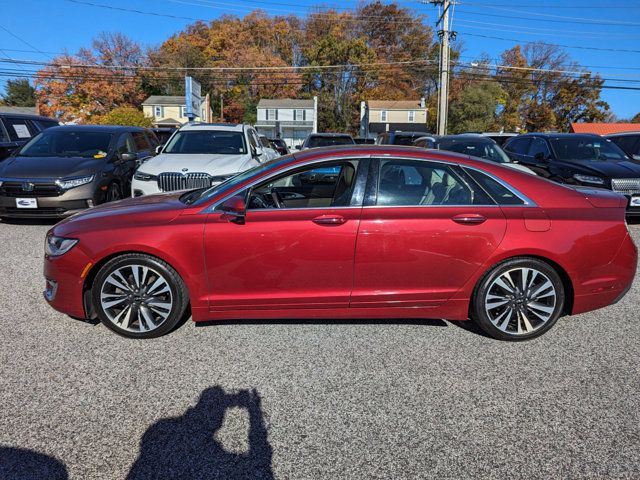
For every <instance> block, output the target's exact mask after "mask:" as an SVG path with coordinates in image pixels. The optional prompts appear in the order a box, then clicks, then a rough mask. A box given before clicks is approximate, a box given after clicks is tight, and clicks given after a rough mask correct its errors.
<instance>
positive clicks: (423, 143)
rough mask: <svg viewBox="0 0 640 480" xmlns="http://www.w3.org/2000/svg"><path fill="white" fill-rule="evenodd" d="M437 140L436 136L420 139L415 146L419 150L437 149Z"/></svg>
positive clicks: (414, 142) (415, 141) (415, 142)
mask: <svg viewBox="0 0 640 480" xmlns="http://www.w3.org/2000/svg"><path fill="white" fill-rule="evenodd" d="M437 138H438V137H437V136H435V135H429V136H424V137H420V138H417V139H415V140H414V141H413V146H414V147H419V148H435V145H436V140H437Z"/></svg>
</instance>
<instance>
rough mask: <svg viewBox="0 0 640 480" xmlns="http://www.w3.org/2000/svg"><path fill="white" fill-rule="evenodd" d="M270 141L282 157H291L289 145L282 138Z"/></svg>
mask: <svg viewBox="0 0 640 480" xmlns="http://www.w3.org/2000/svg"><path fill="white" fill-rule="evenodd" d="M269 141H270V142H271V144H272V145H273V148H275V150H276V151H277V152H278V153H279V154H280V155H281V156H282V155H289V147H287V143H286V142H285V141H284V140H282V139H281V138H270V139H269Z"/></svg>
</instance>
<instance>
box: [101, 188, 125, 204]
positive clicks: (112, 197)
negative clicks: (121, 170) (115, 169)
mask: <svg viewBox="0 0 640 480" xmlns="http://www.w3.org/2000/svg"><path fill="white" fill-rule="evenodd" d="M121 199H122V192H120V187H119V186H118V184H117V183H112V184H110V185H109V188H108V189H107V193H105V195H104V203H108V202H115V201H116V200H121Z"/></svg>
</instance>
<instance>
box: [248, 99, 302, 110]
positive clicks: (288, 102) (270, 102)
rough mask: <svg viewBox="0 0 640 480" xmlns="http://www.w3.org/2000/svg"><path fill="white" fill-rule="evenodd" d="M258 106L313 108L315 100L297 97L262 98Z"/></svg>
mask: <svg viewBox="0 0 640 480" xmlns="http://www.w3.org/2000/svg"><path fill="white" fill-rule="evenodd" d="M258 108H313V100H300V99H297V98H261V99H260V101H259V102H258Z"/></svg>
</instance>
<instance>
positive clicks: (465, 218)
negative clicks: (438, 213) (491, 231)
mask: <svg viewBox="0 0 640 480" xmlns="http://www.w3.org/2000/svg"><path fill="white" fill-rule="evenodd" d="M451 220H453V221H454V222H456V223H461V224H463V225H480V224H481V223H484V222H486V221H487V219H486V218H485V217H483V216H482V215H479V214H477V213H461V214H460V215H456V216H455V217H452V218H451Z"/></svg>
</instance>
